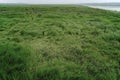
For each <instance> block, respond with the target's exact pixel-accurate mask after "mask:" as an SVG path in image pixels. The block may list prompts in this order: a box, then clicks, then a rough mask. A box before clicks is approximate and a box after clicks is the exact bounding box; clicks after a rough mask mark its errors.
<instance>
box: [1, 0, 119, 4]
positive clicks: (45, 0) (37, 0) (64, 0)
mask: <svg viewBox="0 0 120 80" xmlns="http://www.w3.org/2000/svg"><path fill="white" fill-rule="evenodd" d="M100 2H120V0H0V3H30V4H76V3H100Z"/></svg>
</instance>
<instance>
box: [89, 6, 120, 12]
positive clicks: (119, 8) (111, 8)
mask: <svg viewBox="0 0 120 80" xmlns="http://www.w3.org/2000/svg"><path fill="white" fill-rule="evenodd" d="M88 7H92V8H98V9H105V10H112V11H120V6H92V5H89V6H88Z"/></svg>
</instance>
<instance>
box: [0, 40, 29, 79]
mask: <svg viewBox="0 0 120 80" xmlns="http://www.w3.org/2000/svg"><path fill="white" fill-rule="evenodd" d="M28 57H29V51H28V50H27V49H24V48H23V47H22V46H21V45H18V44H15V43H9V42H0V79H1V80H21V79H22V78H25V79H26V76H27V59H28ZM25 75H26V76H25Z"/></svg>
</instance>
